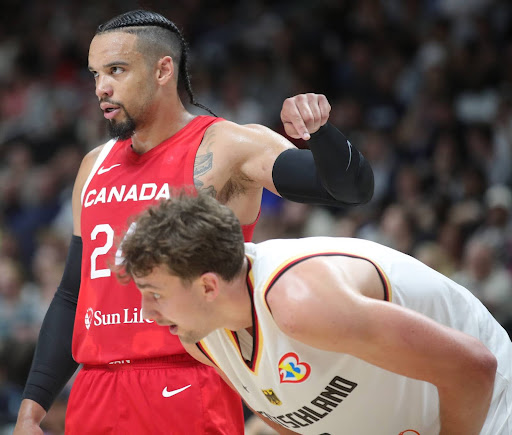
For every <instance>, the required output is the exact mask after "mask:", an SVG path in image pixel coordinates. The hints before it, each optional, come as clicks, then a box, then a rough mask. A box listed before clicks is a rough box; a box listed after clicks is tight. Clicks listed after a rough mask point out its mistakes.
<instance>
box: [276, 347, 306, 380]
mask: <svg viewBox="0 0 512 435" xmlns="http://www.w3.org/2000/svg"><path fill="white" fill-rule="evenodd" d="M278 367H279V377H280V379H281V383H287V382H290V383H299V382H304V381H305V380H306V379H307V378H308V377H309V375H310V373H311V366H310V365H309V364H308V363H306V362H300V360H299V357H298V356H297V354H296V353H294V352H289V353H287V354H285V355H283V356H282V357H281V359H280V360H279V364H278Z"/></svg>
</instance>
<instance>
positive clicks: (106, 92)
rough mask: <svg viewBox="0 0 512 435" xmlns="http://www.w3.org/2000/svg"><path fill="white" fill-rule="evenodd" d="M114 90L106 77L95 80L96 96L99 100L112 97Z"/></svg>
mask: <svg viewBox="0 0 512 435" xmlns="http://www.w3.org/2000/svg"><path fill="white" fill-rule="evenodd" d="M113 93H114V89H113V88H112V85H111V83H110V81H109V79H108V77H106V76H101V75H100V76H99V77H98V79H97V80H96V96H97V97H98V98H99V99H100V100H101V99H103V98H105V97H112V95H113Z"/></svg>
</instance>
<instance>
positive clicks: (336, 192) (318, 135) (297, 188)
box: [196, 94, 373, 206]
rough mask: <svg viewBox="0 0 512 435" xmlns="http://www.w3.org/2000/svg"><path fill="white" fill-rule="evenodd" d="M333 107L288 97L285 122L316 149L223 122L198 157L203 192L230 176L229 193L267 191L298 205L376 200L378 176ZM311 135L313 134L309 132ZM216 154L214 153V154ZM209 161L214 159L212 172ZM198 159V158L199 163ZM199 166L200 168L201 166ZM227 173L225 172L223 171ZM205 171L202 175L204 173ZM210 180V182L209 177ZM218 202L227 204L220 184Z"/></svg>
mask: <svg viewBox="0 0 512 435" xmlns="http://www.w3.org/2000/svg"><path fill="white" fill-rule="evenodd" d="M329 112H330V105H329V103H328V102H327V99H326V98H325V96H323V95H317V94H304V95H298V96H296V97H293V98H288V99H287V100H286V101H285V103H284V104H283V109H282V113H281V118H282V120H283V123H284V125H285V129H286V131H287V132H288V133H289V134H290V135H291V136H293V137H304V138H307V139H308V141H307V143H308V145H309V147H310V149H306V150H301V149H297V148H296V147H295V146H294V145H293V144H292V143H291V142H290V141H289V140H288V139H286V138H285V137H284V136H282V135H280V134H278V133H276V132H274V131H272V130H270V129H269V128H266V127H263V126H261V125H255V124H250V125H237V124H234V123H231V122H228V121H226V122H220V123H218V124H214V125H213V126H212V127H210V128H209V129H208V133H207V135H205V141H204V144H202V148H201V149H200V150H199V152H198V157H199V158H200V161H201V163H202V164H203V166H202V168H201V169H203V170H204V172H205V173H206V172H207V171H208V168H213V170H212V171H211V172H210V173H208V174H207V175H202V176H198V177H196V182H197V183H198V184H199V185H200V186H201V187H208V186H211V185H212V182H211V180H212V175H211V173H213V171H214V170H215V168H217V169H218V171H216V174H217V175H216V176H215V177H216V178H215V179H216V180H219V179H222V178H223V177H222V175H219V171H220V172H221V173H222V174H228V175H225V176H229V177H230V178H229V180H225V183H226V184H225V185H224V186H226V185H227V186H229V188H228V189H224V190H226V191H227V192H230V193H232V192H240V191H244V192H248V191H251V189H252V190H255V189H261V188H262V187H265V188H266V189H268V190H270V191H271V192H273V193H275V194H278V195H281V196H282V197H284V198H287V199H290V200H292V201H296V202H304V203H312V204H325V205H335V206H343V205H354V204H361V203H365V202H368V201H369V200H370V199H371V197H372V195H373V172H372V169H371V167H370V165H369V163H368V162H367V161H366V160H365V158H364V157H363V155H362V154H361V153H360V152H359V151H358V150H357V149H356V148H355V147H354V146H352V145H351V144H350V142H349V141H348V140H347V139H346V138H345V137H344V136H343V135H342V134H341V133H340V132H339V131H338V130H337V129H336V128H335V127H334V126H333V125H331V124H330V123H328V121H327V120H328V118H329ZM306 131H307V133H305V132H306ZM213 149H214V151H213V152H211V153H210V151H211V150H213ZM208 156H210V158H211V159H212V161H213V163H212V161H210V163H209V164H210V165H211V166H208V167H206V169H205V165H204V163H203V161H205V160H206V159H207V158H208ZM197 163H198V159H196V164H197ZM198 166H199V165H198ZM220 168H222V169H220ZM198 172H200V171H198ZM208 177H210V178H208ZM214 188H215V191H216V192H217V194H218V198H219V199H220V200H221V201H223V200H224V201H223V202H227V201H228V200H227V198H228V196H229V195H223V194H222V189H220V188H219V186H218V185H216V186H214Z"/></svg>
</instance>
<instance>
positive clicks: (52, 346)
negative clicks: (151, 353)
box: [23, 236, 82, 411]
mask: <svg viewBox="0 0 512 435" xmlns="http://www.w3.org/2000/svg"><path fill="white" fill-rule="evenodd" d="M81 264H82V239H81V238H80V237H78V236H73V237H72V239H71V244H70V247H69V252H68V257H67V260H66V267H65V269H64V274H63V276H62V281H61V283H60V285H59V287H58V289H57V291H56V292H55V296H54V297H53V300H52V302H51V303H50V307H49V308H48V311H47V313H46V316H45V318H44V321H43V325H42V326H41V331H40V333H39V339H38V342H37V346H36V351H35V354H34V359H33V360H32V367H31V368H30V372H29V375H28V379H27V383H26V385H25V391H24V392H23V398H24V399H31V400H33V401H35V402H37V403H39V404H40V405H41V406H42V407H43V408H44V409H45V410H46V411H48V409H49V408H50V406H51V405H52V403H53V401H54V400H55V398H56V397H57V395H58V394H59V393H60V391H61V390H62V388H64V385H66V382H67V381H68V380H69V379H70V378H71V376H72V375H73V373H74V372H75V370H76V368H77V367H78V364H77V363H76V362H75V360H74V359H73V356H72V354H71V341H72V338H73V325H74V321H75V313H76V304H77V301H78V292H79V290H80V278H81Z"/></svg>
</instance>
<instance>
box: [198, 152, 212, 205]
mask: <svg viewBox="0 0 512 435" xmlns="http://www.w3.org/2000/svg"><path fill="white" fill-rule="evenodd" d="M212 167H213V153H212V152H208V153H206V154H204V155H201V156H197V157H196V161H195V163H194V186H195V187H196V189H197V190H204V191H206V192H207V193H208V194H210V195H211V196H213V197H214V198H215V197H216V196H217V192H216V190H215V188H214V187H213V186H209V187H204V183H203V182H202V181H201V180H200V179H199V177H201V176H202V175H204V174H206V173H207V172H208V171H210V170H211V169H212Z"/></svg>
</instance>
